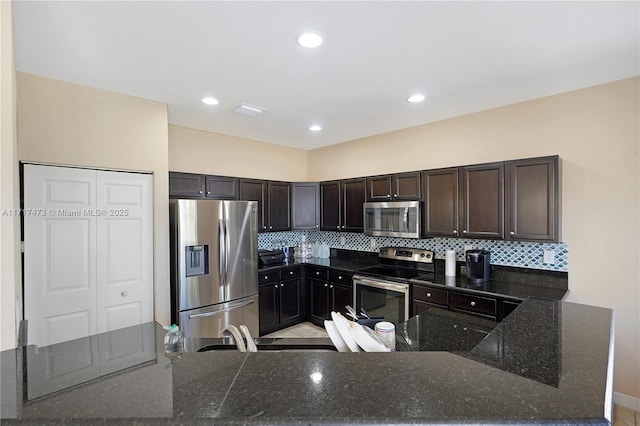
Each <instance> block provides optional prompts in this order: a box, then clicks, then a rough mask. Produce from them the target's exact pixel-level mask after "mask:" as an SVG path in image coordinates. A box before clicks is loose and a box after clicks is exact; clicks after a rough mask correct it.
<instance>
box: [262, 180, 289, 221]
mask: <svg viewBox="0 0 640 426" xmlns="http://www.w3.org/2000/svg"><path fill="white" fill-rule="evenodd" d="M268 188H269V196H268V202H267V206H268V211H269V214H268V219H269V225H268V226H269V228H268V230H269V231H290V230H291V184H290V183H289V182H274V181H269V184H268Z"/></svg>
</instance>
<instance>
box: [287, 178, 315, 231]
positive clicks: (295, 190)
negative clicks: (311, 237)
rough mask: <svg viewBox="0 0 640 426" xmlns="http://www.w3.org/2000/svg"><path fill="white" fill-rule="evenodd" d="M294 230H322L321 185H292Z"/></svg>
mask: <svg viewBox="0 0 640 426" xmlns="http://www.w3.org/2000/svg"><path fill="white" fill-rule="evenodd" d="M291 195H292V198H293V203H292V209H291V210H292V214H291V216H292V229H294V230H302V229H319V228H320V185H319V184H318V183H316V182H299V183H293V184H291Z"/></svg>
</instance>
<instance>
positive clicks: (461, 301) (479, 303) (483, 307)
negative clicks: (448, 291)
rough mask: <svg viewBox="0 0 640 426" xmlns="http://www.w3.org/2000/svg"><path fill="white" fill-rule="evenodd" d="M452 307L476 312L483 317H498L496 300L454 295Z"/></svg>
mask: <svg viewBox="0 0 640 426" xmlns="http://www.w3.org/2000/svg"><path fill="white" fill-rule="evenodd" d="M451 306H452V307H453V308H454V309H460V310H464V311H469V312H476V313H479V314H483V315H491V316H493V317H495V315H496V300H495V299H490V298H487V297H480V296H471V295H467V294H461V293H454V294H452V295H451Z"/></svg>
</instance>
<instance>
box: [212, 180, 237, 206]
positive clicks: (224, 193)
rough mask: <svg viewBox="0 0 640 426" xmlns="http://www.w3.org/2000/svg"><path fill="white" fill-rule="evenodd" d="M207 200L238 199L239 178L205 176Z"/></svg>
mask: <svg viewBox="0 0 640 426" xmlns="http://www.w3.org/2000/svg"><path fill="white" fill-rule="evenodd" d="M205 184H206V193H205V196H206V197H207V198H215V199H217V200H237V199H238V178H233V177H226V176H205Z"/></svg>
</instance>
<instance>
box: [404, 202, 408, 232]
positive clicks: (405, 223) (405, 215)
mask: <svg viewBox="0 0 640 426" xmlns="http://www.w3.org/2000/svg"><path fill="white" fill-rule="evenodd" d="M404 232H409V207H405V208H404Z"/></svg>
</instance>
